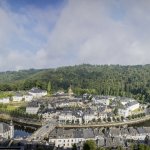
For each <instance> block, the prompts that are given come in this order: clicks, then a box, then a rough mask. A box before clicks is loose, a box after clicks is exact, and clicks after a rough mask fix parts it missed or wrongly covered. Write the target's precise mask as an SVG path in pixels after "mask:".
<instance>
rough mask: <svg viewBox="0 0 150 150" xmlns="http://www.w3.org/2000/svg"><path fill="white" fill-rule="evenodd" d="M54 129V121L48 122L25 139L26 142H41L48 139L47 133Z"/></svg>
mask: <svg viewBox="0 0 150 150" xmlns="http://www.w3.org/2000/svg"><path fill="white" fill-rule="evenodd" d="M55 127H56V120H52V121H49V122H48V123H47V124H46V125H43V126H42V127H41V128H39V129H38V130H37V131H35V132H34V133H33V134H32V135H31V136H30V137H28V138H27V140H28V141H31V140H37V141H39V140H43V139H44V138H45V137H48V135H49V133H50V132H51V131H52V130H53V129H54V128H55Z"/></svg>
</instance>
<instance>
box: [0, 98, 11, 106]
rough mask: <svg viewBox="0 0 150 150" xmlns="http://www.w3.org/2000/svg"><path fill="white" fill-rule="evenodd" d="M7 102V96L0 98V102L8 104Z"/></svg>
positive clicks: (8, 99)
mask: <svg viewBox="0 0 150 150" xmlns="http://www.w3.org/2000/svg"><path fill="white" fill-rule="evenodd" d="M9 102H10V98H9V97H6V98H1V99H0V103H3V104H8V103H9Z"/></svg>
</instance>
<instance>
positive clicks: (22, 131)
mask: <svg viewBox="0 0 150 150" xmlns="http://www.w3.org/2000/svg"><path fill="white" fill-rule="evenodd" d="M14 129H15V131H14V137H27V136H30V135H31V134H32V133H33V132H34V131H36V128H32V127H25V126H20V125H17V124H15V125H14Z"/></svg>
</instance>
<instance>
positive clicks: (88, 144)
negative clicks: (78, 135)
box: [83, 140, 96, 150]
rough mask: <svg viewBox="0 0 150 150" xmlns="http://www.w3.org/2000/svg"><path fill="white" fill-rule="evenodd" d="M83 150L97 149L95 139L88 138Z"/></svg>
mask: <svg viewBox="0 0 150 150" xmlns="http://www.w3.org/2000/svg"><path fill="white" fill-rule="evenodd" d="M83 150H96V143H95V141H93V140H87V141H86V142H85V143H84V145H83Z"/></svg>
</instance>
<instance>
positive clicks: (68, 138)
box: [49, 129, 96, 148]
mask: <svg viewBox="0 0 150 150" xmlns="http://www.w3.org/2000/svg"><path fill="white" fill-rule="evenodd" d="M86 140H96V137H95V135H94V132H93V131H92V129H77V130H74V129H69V130H62V129H57V130H56V129H55V130H53V131H52V132H51V133H50V136H49V142H50V143H54V144H55V146H56V147H64V148H71V147H72V145H73V144H77V143H79V142H84V141H86Z"/></svg>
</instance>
